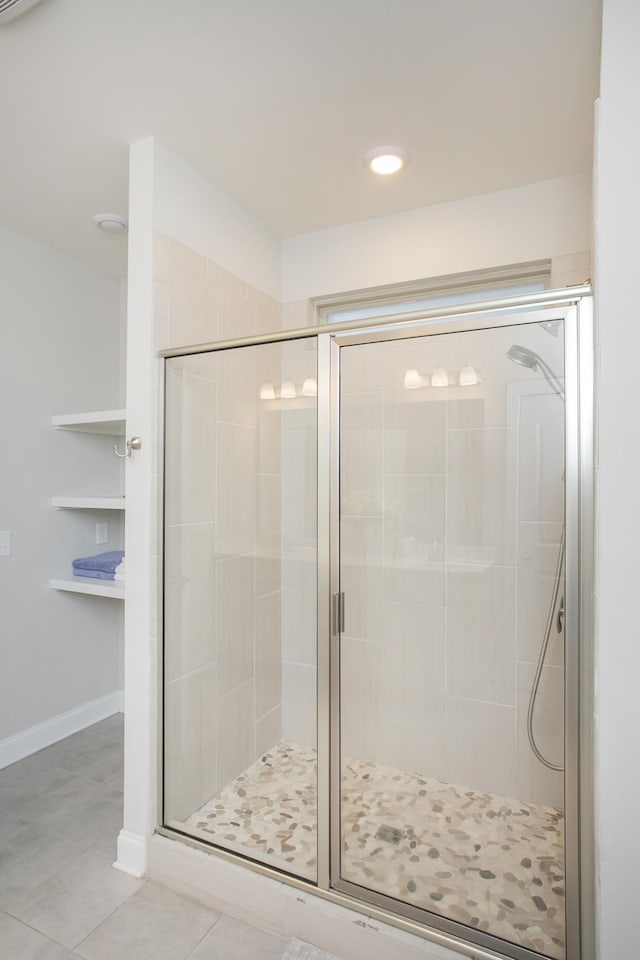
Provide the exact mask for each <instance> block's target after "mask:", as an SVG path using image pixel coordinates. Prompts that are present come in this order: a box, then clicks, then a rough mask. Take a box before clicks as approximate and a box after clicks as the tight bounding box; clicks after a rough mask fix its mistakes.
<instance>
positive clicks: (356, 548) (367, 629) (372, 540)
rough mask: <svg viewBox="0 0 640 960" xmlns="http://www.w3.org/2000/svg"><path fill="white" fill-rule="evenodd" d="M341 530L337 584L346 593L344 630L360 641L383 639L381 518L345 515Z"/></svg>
mask: <svg viewBox="0 0 640 960" xmlns="http://www.w3.org/2000/svg"><path fill="white" fill-rule="evenodd" d="M340 533H341V538H340V553H341V564H340V586H341V589H342V591H343V592H344V595H345V633H346V634H348V635H349V636H351V637H358V638H359V639H361V640H382V639H383V636H384V624H383V613H384V608H383V605H384V551H383V548H384V540H383V520H382V517H368V516H344V517H343V520H342V525H341V531H340Z"/></svg>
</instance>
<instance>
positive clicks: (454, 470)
mask: <svg viewBox="0 0 640 960" xmlns="http://www.w3.org/2000/svg"><path fill="white" fill-rule="evenodd" d="M515 441H516V436H515V433H514V432H513V431H509V430H506V429H492V430H452V431H449V434H448V439H447V555H448V557H449V559H450V560H472V561H474V560H475V561H479V562H485V563H500V564H512V563H513V562H514V556H515V483H514V480H515V449H516V446H515Z"/></svg>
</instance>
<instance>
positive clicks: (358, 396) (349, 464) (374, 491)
mask: <svg viewBox="0 0 640 960" xmlns="http://www.w3.org/2000/svg"><path fill="white" fill-rule="evenodd" d="M383 412H384V394H383V393H382V391H381V390H379V391H377V392H376V393H355V394H354V393H347V394H344V395H343V397H342V403H341V408H340V433H341V441H340V442H341V459H340V488H341V497H342V500H343V502H344V503H345V504H346V505H345V507H344V508H343V509H345V510H346V511H347V512H348V511H349V509H352V510H354V512H356V511H357V512H360V511H361V510H363V509H364V510H365V511H366V512H369V511H370V510H372V509H375V508H376V507H377V508H378V510H379V509H380V508H381V506H382V497H383V483H382V481H383V476H384V470H383V451H384V442H383V441H384V430H383ZM350 505H351V507H350ZM358 505H360V508H358Z"/></svg>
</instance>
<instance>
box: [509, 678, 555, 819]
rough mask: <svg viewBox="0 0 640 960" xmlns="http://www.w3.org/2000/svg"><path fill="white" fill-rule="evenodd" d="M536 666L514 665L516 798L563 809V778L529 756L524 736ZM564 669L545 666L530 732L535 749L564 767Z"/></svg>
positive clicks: (533, 756)
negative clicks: (516, 733)
mask: <svg viewBox="0 0 640 960" xmlns="http://www.w3.org/2000/svg"><path fill="white" fill-rule="evenodd" d="M535 672H536V667H535V665H534V664H532V663H519V664H518V741H517V742H518V793H517V796H518V797H524V798H525V799H527V800H531V801H533V802H535V803H545V804H547V805H549V806H552V807H556V808H557V809H558V810H563V809H564V777H563V775H562V773H561V772H560V771H554V770H549V769H548V768H547V767H545V766H544V764H542V763H541V762H540V761H539V760H538V759H537V758H536V757H535V755H534V754H533V751H532V749H531V745H530V744H529V738H528V736H527V712H528V708H529V700H530V696H531V691H532V689H533V684H534V679H535ZM563 729H564V670H563V669H562V668H561V667H553V666H547V665H545V666H544V667H543V669H542V675H541V677H540V684H539V687H538V693H537V695H536V701H535V707H534V714H533V731H534V737H535V741H536V745H537V747H538V750H539V751H540V752H541V753H542V755H543V757H545V758H547V759H548V760H549V761H551V762H552V763H554V764H556V765H559V766H562V765H563V764H564V744H563V739H564V738H563Z"/></svg>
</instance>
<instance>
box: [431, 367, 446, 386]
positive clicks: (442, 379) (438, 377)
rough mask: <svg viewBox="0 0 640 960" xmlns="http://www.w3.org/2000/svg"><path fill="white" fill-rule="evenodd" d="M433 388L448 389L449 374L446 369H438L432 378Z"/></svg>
mask: <svg viewBox="0 0 640 960" xmlns="http://www.w3.org/2000/svg"><path fill="white" fill-rule="evenodd" d="M431 386H432V387H448V386H449V374H448V373H447V371H446V370H445V369H444V367H436V369H435V370H434V371H433V374H432V376H431Z"/></svg>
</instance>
